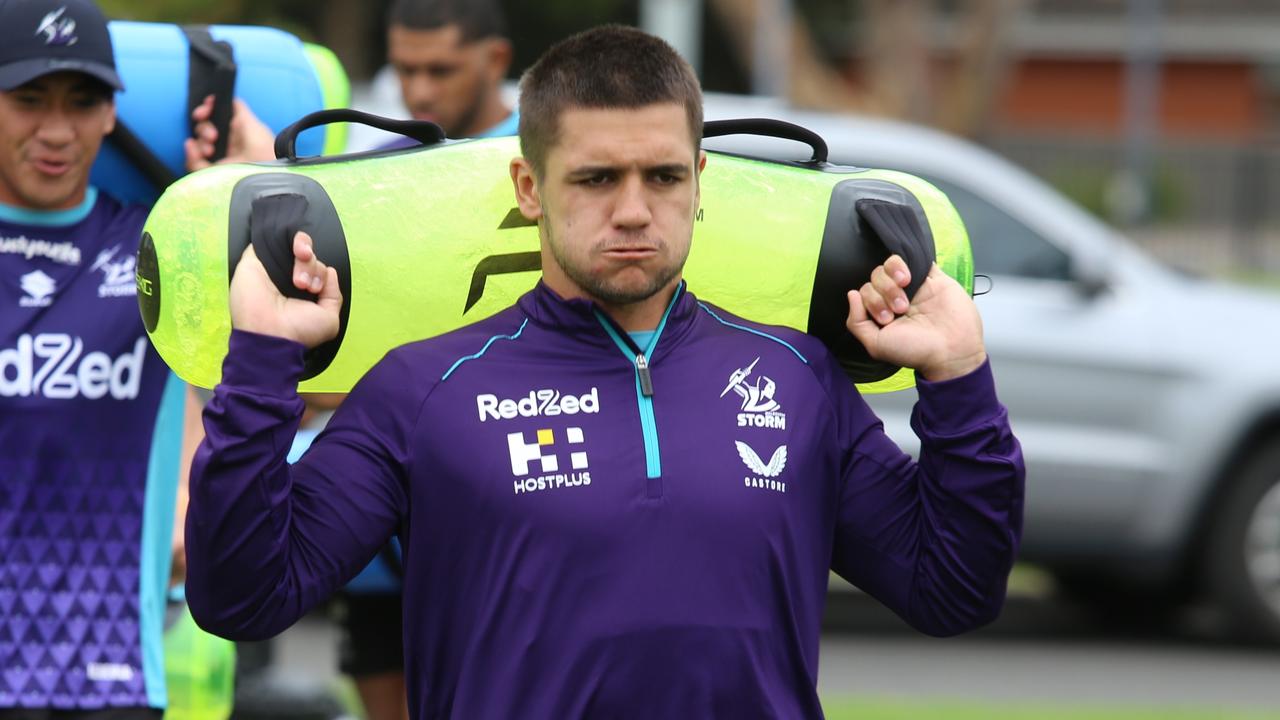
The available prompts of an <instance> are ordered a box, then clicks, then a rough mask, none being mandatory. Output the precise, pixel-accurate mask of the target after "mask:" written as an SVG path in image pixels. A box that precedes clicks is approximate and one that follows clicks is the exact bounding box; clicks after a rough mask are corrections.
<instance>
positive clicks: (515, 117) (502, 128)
mask: <svg viewBox="0 0 1280 720" xmlns="http://www.w3.org/2000/svg"><path fill="white" fill-rule="evenodd" d="M518 132H520V111H519V110H512V111H511V114H510V115H508V116H507V119H506V120H503V121H502V122H500V123H498V124H497V125H494V126H493V127H491V128H489V129H488V130H485V131H484V132H482V133H480V134H479V135H476V137H478V138H494V137H505V136H507V135H515V134H516V133H518Z"/></svg>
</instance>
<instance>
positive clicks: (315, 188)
mask: <svg viewBox="0 0 1280 720" xmlns="http://www.w3.org/2000/svg"><path fill="white" fill-rule="evenodd" d="M228 216H229V217H228V223H229V224H228V227H227V279H228V281H230V278H231V276H232V274H234V273H235V268H236V265H237V264H238V263H239V262H240V258H241V256H242V255H243V254H244V251H245V248H246V247H248V246H250V245H252V246H253V251H254V254H256V255H257V256H258V259H259V260H260V261H261V262H262V266H263V268H265V269H266V272H267V276H268V277H269V278H271V282H272V284H274V285H275V286H276V289H278V290H279V291H280V293H281V294H282V295H284V296H285V297H288V298H296V299H299V300H306V301H310V302H315V301H316V300H317V299H318V297H317V296H316V295H313V294H312V293H310V292H307V291H306V290H300V289H298V288H297V287H295V286H294V284H293V237H294V235H296V234H297V233H298V231H299V230H301V231H303V232H306V233H307V234H308V235H310V236H311V241H312V249H313V250H314V251H315V254H316V257H317V258H319V259H320V262H322V263H324V264H325V265H328V266H329V267H331V268H333V269H334V270H335V271H336V272H337V274H338V289H339V290H340V291H341V292H342V309H341V310H339V312H338V336H337V337H336V338H334V339H333V340H330V341H329V342H326V343H323V344H321V345H319V346H317V347H314V348H312V349H310V350H308V351H307V354H306V358H305V361H304V367H303V373H302V378H301V379H302V380H309V379H311V378H313V377H315V376H317V375H319V374H320V373H322V372H324V371H325V369H327V368H328V367H329V365H330V363H332V362H333V359H334V358H335V357H336V356H337V354H338V349H339V348H340V347H341V346H342V340H343V338H344V337H346V333H347V320H348V318H349V317H350V315H351V303H352V293H351V258H350V255H349V254H348V252H347V238H346V234H345V233H344V232H343V229H342V222H341V219H340V218H339V217H338V211H337V209H336V208H335V207H334V205H333V200H331V199H330V198H329V195H328V193H326V192H325V190H324V188H323V187H322V186H321V185H320V183H318V182H316V181H315V180H313V179H311V178H308V177H306V176H303V175H297V174H294V173H261V174H257V175H249V176H247V177H245V178H243V179H241V180H240V181H239V182H238V183H236V186H235V188H234V189H233V190H232V191H231V203H230V208H229V212H228Z"/></svg>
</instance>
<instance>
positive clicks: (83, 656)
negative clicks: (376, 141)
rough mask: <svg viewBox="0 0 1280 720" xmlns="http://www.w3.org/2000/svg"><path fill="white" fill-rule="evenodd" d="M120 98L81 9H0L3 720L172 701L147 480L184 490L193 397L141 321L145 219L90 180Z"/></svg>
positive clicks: (97, 33)
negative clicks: (187, 419) (181, 450)
mask: <svg viewBox="0 0 1280 720" xmlns="http://www.w3.org/2000/svg"><path fill="white" fill-rule="evenodd" d="M122 89H123V83H122V82H121V79H120V75H119V74H118V73H117V70H116V64H115V58H114V54H113V52H112V46H111V37H110V35H109V33H108V30H107V21H106V18H104V17H103V15H102V13H101V11H100V10H99V9H98V8H97V7H96V6H95V5H94V4H93V3H92V2H90V1H89V0H57V1H54V0H0V718H3V719H5V720H12V719H14V718H52V717H70V716H73V715H74V716H77V717H87V718H95V719H106V718H112V719H115V718H143V717H146V718H159V717H160V716H161V715H162V714H163V708H164V705H165V688H164V683H163V678H164V673H163V664H162V662H161V652H160V648H161V629H162V625H161V613H163V611H164V603H163V598H164V590H165V588H164V584H165V581H166V580H167V578H168V575H169V573H168V568H169V563H170V555H171V550H170V543H169V540H168V538H170V537H171V535H172V527H173V525H172V523H171V522H167V523H166V522H164V521H159V522H157V521H155V518H157V517H159V518H163V517H165V516H166V515H168V514H169V513H171V512H172V508H171V507H170V508H168V509H164V510H162V511H160V512H154V508H146V505H147V504H148V502H152V501H150V500H148V499H147V498H146V496H145V494H144V490H145V484H146V482H147V479H148V473H149V472H156V473H158V474H157V478H158V479H159V480H160V481H162V482H165V483H168V488H169V489H170V495H169V497H172V492H173V487H174V484H175V483H177V482H178V478H179V477H180V475H185V474H184V473H181V474H180V473H179V472H178V471H177V468H178V465H179V460H178V450H177V448H178V447H179V445H180V439H181V432H182V428H183V423H182V419H183V414H184V413H183V411H184V403H185V402H186V392H187V391H186V389H185V388H184V386H183V385H182V383H181V382H179V381H177V380H176V378H174V377H173V376H172V374H171V373H170V372H169V369H168V368H167V367H165V365H164V363H163V362H162V361H161V359H160V357H159V355H157V354H156V352H155V350H154V349H153V348H152V347H151V345H150V344H149V343H148V341H147V336H146V332H145V331H144V329H143V325H142V321H141V319H140V317H139V313H138V306H137V299H136V286H135V279H134V255H135V252H136V250H137V244H138V238H139V237H140V236H141V230H142V225H143V221H144V220H145V218H146V215H147V208H145V207H140V206H126V205H122V204H120V203H119V202H117V201H116V200H114V199H112V198H111V197H109V196H108V195H107V194H106V193H99V192H98V189H97V188H95V187H93V186H92V185H90V184H89V173H90V169H91V167H92V166H93V163H94V160H95V158H96V157H97V154H98V151H99V149H100V148H101V146H102V142H103V139H104V138H105V137H106V136H107V135H108V134H109V133H110V132H111V131H112V129H113V128H114V127H115V123H116V112H115V101H114V93H115V91H117V90H122ZM197 112H199V111H197ZM197 119H199V118H197ZM233 133H234V127H233ZM233 147H235V144H233ZM156 468H164V470H163V472H160V471H158V470H156ZM160 475H163V477H160ZM144 508H146V511H145V512H144ZM144 518H146V520H145V521H144ZM148 524H150V526H148ZM144 538H147V539H148V542H147V545H145V546H144Z"/></svg>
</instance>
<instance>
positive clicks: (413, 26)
mask: <svg viewBox="0 0 1280 720" xmlns="http://www.w3.org/2000/svg"><path fill="white" fill-rule="evenodd" d="M387 25H388V26H390V25H400V26H402V27H406V28H409V29H410V30H435V29H437V28H442V27H445V26H446V25H457V26H458V28H459V29H460V30H462V41H463V42H473V41H475V40H482V39H484V38H491V37H501V38H505V37H506V36H507V20H506V17H505V16H504V15H503V14H502V8H501V7H499V6H498V3H497V1H496V0H395V2H393V3H392V4H391V10H390V11H389V12H388V13H387Z"/></svg>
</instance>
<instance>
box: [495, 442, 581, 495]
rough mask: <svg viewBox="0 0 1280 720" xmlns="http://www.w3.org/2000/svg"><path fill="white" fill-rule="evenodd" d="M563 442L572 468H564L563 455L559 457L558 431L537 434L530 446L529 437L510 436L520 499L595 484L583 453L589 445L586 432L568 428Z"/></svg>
mask: <svg viewBox="0 0 1280 720" xmlns="http://www.w3.org/2000/svg"><path fill="white" fill-rule="evenodd" d="M563 438H564V443H563V446H564V447H565V451H566V452H567V453H568V459H569V467H568V468H562V467H561V465H560V460H561V457H562V454H558V453H557V450H558V447H557V444H556V431H555V430H553V429H551V428H544V429H541V430H538V431H537V432H535V433H534V437H533V442H529V439H528V438H527V437H526V436H525V433H520V432H515V433H509V434H508V435H507V452H508V453H509V454H510V456H511V474H512V475H515V476H516V477H517V478H519V479H518V480H516V481H515V482H514V486H515V493H516V494H517V495H523V494H526V493H535V492H538V491H539V490H554V489H557V488H566V487H581V486H584V485H590V484H591V472H590V471H589V470H588V467H587V452H586V451H585V450H582V449H581V448H582V446H583V444H584V442H585V437H584V435H583V433H582V428H580V427H571V428H566V429H565V431H564V435H563ZM535 473H536V474H535Z"/></svg>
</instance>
